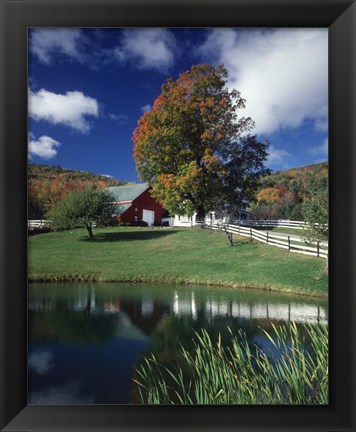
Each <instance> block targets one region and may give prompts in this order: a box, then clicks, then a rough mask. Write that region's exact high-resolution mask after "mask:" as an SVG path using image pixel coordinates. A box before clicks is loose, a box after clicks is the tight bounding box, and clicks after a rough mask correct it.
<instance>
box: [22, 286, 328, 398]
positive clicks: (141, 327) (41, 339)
mask: <svg viewBox="0 0 356 432" xmlns="http://www.w3.org/2000/svg"><path fill="white" fill-rule="evenodd" d="M28 298H29V303H28V308H29V346H28V367H29V371H28V372H29V374H28V378H29V383H28V384H29V386H28V389H29V395H28V402H29V403H30V404H127V403H137V400H136V398H135V392H134V385H133V377H134V369H135V366H136V365H137V364H138V362H139V361H140V360H142V356H143V355H149V354H150V352H154V354H155V356H156V358H157V359H159V361H161V362H163V363H169V362H172V361H173V360H174V359H175V356H176V355H177V352H178V349H179V346H180V344H183V345H184V346H186V347H191V346H192V338H193V337H194V335H195V333H194V332H196V331H199V330H200V329H202V328H205V329H206V330H207V331H208V333H209V334H210V335H211V337H212V338H213V339H214V338H217V337H218V334H219V333H220V334H221V335H222V338H223V341H224V337H225V338H226V337H227V336H228V328H230V329H231V330H232V331H233V332H234V333H235V332H236V331H237V330H238V329H243V331H244V332H245V333H246V335H247V338H248V340H249V342H250V343H255V344H258V345H259V346H261V347H262V348H264V347H268V346H269V345H270V343H269V341H268V339H267V337H266V336H265V335H264V333H263V330H262V329H266V330H270V329H271V323H273V324H275V325H276V326H279V325H280V324H283V323H285V322H290V321H295V322H297V323H300V325H302V323H327V321H328V311H327V300H325V299H312V298H303V297H295V296H290V295H282V294H276V293H273V292H263V291H254V290H236V289H226V288H224V289H223V288H216V287H197V286H166V285H165V286H160V285H145V284H137V285H134V284H131V285H130V284H109V283H105V284H104V283H103V284H98V283H96V284H90V283H86V284H78V283H76V284H69V283H66V284H63V283H62V284H54V283H51V284H44V283H41V284H30V285H29V296H28Z"/></svg>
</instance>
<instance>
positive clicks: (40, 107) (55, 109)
mask: <svg viewBox="0 0 356 432" xmlns="http://www.w3.org/2000/svg"><path fill="white" fill-rule="evenodd" d="M29 115H30V117H32V118H33V119H34V120H45V121H48V122H49V123H52V124H55V125H56V124H62V125H65V126H70V127H72V128H74V129H77V130H79V131H81V132H88V131H89V129H90V124H89V123H88V120H87V116H92V117H98V115H99V104H98V102H97V100H96V99H93V98H91V97H89V96H86V95H84V94H83V93H82V92H80V91H70V92H67V93H65V94H56V93H52V92H50V91H47V90H45V89H41V90H39V91H38V92H37V93H36V92H32V91H31V89H29Z"/></svg>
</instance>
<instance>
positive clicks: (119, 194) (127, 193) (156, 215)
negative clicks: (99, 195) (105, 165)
mask: <svg viewBox="0 0 356 432" xmlns="http://www.w3.org/2000/svg"><path fill="white" fill-rule="evenodd" d="M150 189H151V187H150V186H149V185H148V184H147V183H141V184H135V185H126V186H114V187H109V188H107V190H108V191H110V192H111V193H112V194H113V195H114V196H115V204H117V213H116V220H117V221H118V222H126V223H131V224H133V225H135V224H137V225H139V224H140V223H142V222H146V223H147V225H148V226H153V224H158V225H160V224H161V223H162V218H163V217H165V216H167V211H166V210H165V209H164V208H163V207H162V206H161V204H159V203H158V202H157V201H156V200H155V199H153V198H152V197H151V194H150Z"/></svg>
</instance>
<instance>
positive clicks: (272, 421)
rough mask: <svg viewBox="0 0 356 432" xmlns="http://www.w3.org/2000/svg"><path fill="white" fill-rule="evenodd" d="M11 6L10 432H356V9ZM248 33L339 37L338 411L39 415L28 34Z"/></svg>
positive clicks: (246, 3) (6, 165)
mask: <svg viewBox="0 0 356 432" xmlns="http://www.w3.org/2000/svg"><path fill="white" fill-rule="evenodd" d="M0 5H1V12H0V13H1V22H0V28H1V48H0V52H1V65H0V67H1V122H0V125H1V126H0V127H1V147H0V151H1V154H0V163H1V167H0V175H1V182H0V188H1V195H0V199H1V202H0V217H1V219H0V233H1V237H0V239H1V261H0V263H1V264H0V265H1V285H0V288H1V298H0V307H1V351H0V352H1V366H0V371H1V375H0V383H1V393H0V397H1V404H0V409H1V411H0V419H1V420H0V421H1V422H0V428H1V430H2V431H25V430H26V431H52V430H53V431H54V430H56V431H99V430H100V431H109V430H110V431H116V430H117V431H132V432H133V431H141V430H142V431H147V430H152V431H184V430H204V431H279V430H281V431H282V430H283V431H335V432H336V431H338V432H346V431H355V430H356V421H355V406H356V394H355V388H356V386H355V376H356V374H355V370H356V367H355V365H356V355H355V354H356V353H355V341H356V338H355V330H356V320H355V316H356V307H355V306H356V304H355V298H356V295H355V268H356V266H355V244H356V236H355V217H356V214H355V210H356V200H355V184H356V178H355V173H356V169H355V168H356V167H355V162H356V158H355V153H356V146H355V144H356V143H355V132H356V131H355V124H356V110H355V99H356V92H355V90H356V89H355V84H356V79H355V69H356V68H355V59H356V58H355V53H356V50H355V43H356V38H355V36H356V34H355V30H356V20H355V18H356V6H355V2H354V1H350V0H346V1H343V0H328V1H327V0H310V1H303V0H298V1H296V0H291V1H289V0H257V1H255V0H243V1H239V0H235V1H230V0H228V1H225V0H222V1H209V0H190V1H186V0H181V1H175V0H173V1H172V0H166V1H157V0H153V1H150V0H147V1H141V0H130V1H127V0H126V1H118V0H117V1H108V0H102V1H100V0H87V1H86V0H69V1H68V0H59V1H57V0H46V1H44V0H0ZM241 26H243V27H328V28H329V101H330V119H329V147H330V149H329V176H330V238H329V251H330V252H329V259H330V262H329V282H330V288H329V302H330V310H329V322H330V404H329V405H328V406H296V405H294V406H217V407H215V406H214V407H212V406H137V405H135V406H127V405H122V406H121V405H94V406H93V405H79V406H78V405H64V406H41V405H27V319H26V318H27V202H26V189H27V28H28V27H241ZM302 98H303V95H301V101H302Z"/></svg>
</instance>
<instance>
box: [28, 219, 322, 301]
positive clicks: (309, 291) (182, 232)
mask: <svg viewBox="0 0 356 432" xmlns="http://www.w3.org/2000/svg"><path fill="white" fill-rule="evenodd" d="M94 236H95V237H94V239H93V240H92V241H89V240H88V238H87V235H86V231H85V230H84V229H77V230H73V231H63V232H53V233H48V234H41V235H37V236H34V237H30V238H29V278H30V280H47V281H63V280H74V281H81V280H83V281H84V280H88V281H89V280H92V281H122V282H123V281H126V282H135V281H142V282H143V281H145V282H163V283H195V284H198V283H202V284H213V285H223V286H231V287H247V288H249V287H250V288H260V289H273V290H276V291H281V292H294V293H299V294H304V295H313V296H326V295H327V276H326V275H325V274H324V273H323V268H324V260H322V259H318V258H313V257H308V256H303V255H297V254H290V253H288V252H287V251H285V250H282V249H278V248H275V247H272V246H267V245H264V244H261V243H257V242H251V241H249V240H247V239H246V238H245V237H243V238H242V237H236V238H235V240H234V246H233V247H231V246H229V244H228V241H227V238H226V235H225V234H224V233H218V232H213V233H212V232H210V231H208V230H202V229H201V228H181V229H177V228H174V229H154V230H152V229H146V228H116V227H115V228H97V229H96V230H95V231H94Z"/></svg>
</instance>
